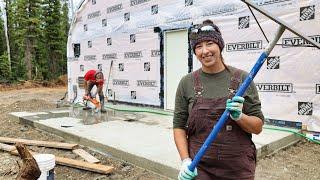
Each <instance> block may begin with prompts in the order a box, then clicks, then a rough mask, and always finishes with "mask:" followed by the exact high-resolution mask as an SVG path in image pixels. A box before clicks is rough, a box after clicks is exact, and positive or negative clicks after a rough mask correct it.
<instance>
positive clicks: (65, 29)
mask: <svg viewBox="0 0 320 180" xmlns="http://www.w3.org/2000/svg"><path fill="white" fill-rule="evenodd" d="M69 28H70V24H69V7H68V1H67V0H65V1H64V4H63V6H62V16H61V33H62V41H61V44H62V45H61V48H62V52H63V56H62V59H61V63H60V68H61V72H62V73H63V74H65V73H67V42H68V34H69Z"/></svg>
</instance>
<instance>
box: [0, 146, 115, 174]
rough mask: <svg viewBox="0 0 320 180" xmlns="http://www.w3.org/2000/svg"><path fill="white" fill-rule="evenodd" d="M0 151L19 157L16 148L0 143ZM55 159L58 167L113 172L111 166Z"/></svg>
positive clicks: (60, 158) (56, 157)
mask: <svg viewBox="0 0 320 180" xmlns="http://www.w3.org/2000/svg"><path fill="white" fill-rule="evenodd" d="M0 149H1V150H4V151H7V152H9V153H10V154H12V155H19V153H18V151H16V148H15V147H14V146H10V145H5V144H1V143H0ZM31 154H37V153H35V152H31ZM55 159H56V164H59V165H64V166H68V167H73V168H77V169H83V170H87V171H92V172H97V173H101V174H109V173H111V172H112V171H113V170H114V167H112V166H105V165H102V164H92V163H89V162H83V161H79V160H74V159H70V158H64V157H59V156H55Z"/></svg>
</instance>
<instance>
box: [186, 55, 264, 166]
mask: <svg viewBox="0 0 320 180" xmlns="http://www.w3.org/2000/svg"><path fill="white" fill-rule="evenodd" d="M267 57H268V54H267V53H266V52H263V53H261V55H260V57H259V59H258V60H257V62H256V64H255V65H254V66H253V68H252V69H251V71H250V73H249V74H248V76H247V77H246V79H245V80H244V82H243V83H242V84H241V86H240V87H239V89H238V91H237V92H236V94H235V96H243V94H244V92H245V91H246V90H247V88H248V87H249V85H250V83H251V82H252V80H253V78H254V77H255V76H256V74H257V73H258V71H259V70H260V68H261V66H262V65H263V63H264V61H265V59H266V58H267ZM229 115H230V112H229V110H227V109H226V110H225V111H224V112H223V114H222V116H221V117H220V119H219V120H218V122H217V124H216V125H215V126H214V128H213V130H212V131H211V133H210V134H209V136H208V137H207V139H206V141H205V142H204V143H203V145H202V146H201V148H200V150H199V151H198V153H197V154H196V156H195V157H194V158H193V161H192V163H191V164H190V166H189V167H188V168H189V170H190V171H194V169H195V168H196V166H197V165H198V163H199V162H200V160H201V158H202V156H203V155H204V153H205V152H206V151H207V149H208V147H209V146H210V144H211V143H212V141H213V140H214V139H215V138H216V136H217V135H218V133H219V131H220V130H221V128H222V127H223V125H224V123H225V122H226V121H227V119H228V117H229Z"/></svg>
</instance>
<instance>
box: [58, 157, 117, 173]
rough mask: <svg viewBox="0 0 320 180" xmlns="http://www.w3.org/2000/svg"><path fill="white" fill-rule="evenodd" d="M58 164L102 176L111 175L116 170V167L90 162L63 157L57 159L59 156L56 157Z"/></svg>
mask: <svg viewBox="0 0 320 180" xmlns="http://www.w3.org/2000/svg"><path fill="white" fill-rule="evenodd" d="M56 163H57V164H60V165H65V166H69V167H74V168H78V169H83V170H87V171H93V172H97V173H101V174H109V173H111V172H112V171H113V170H114V167H112V166H105V165H102V164H92V163H88V162H83V161H79V160H74V159H69V158H63V157H57V156H56Z"/></svg>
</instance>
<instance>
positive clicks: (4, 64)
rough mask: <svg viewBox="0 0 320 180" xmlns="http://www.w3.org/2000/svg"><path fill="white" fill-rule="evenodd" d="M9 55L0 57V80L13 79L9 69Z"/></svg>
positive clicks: (5, 54)
mask: <svg viewBox="0 0 320 180" xmlns="http://www.w3.org/2000/svg"><path fill="white" fill-rule="evenodd" d="M9 66H10V64H9V61H8V54H7V53H4V54H3V55H1V56H0V79H2V80H9V79H10V78H11V72H10V70H9V69H10V68H9Z"/></svg>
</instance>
